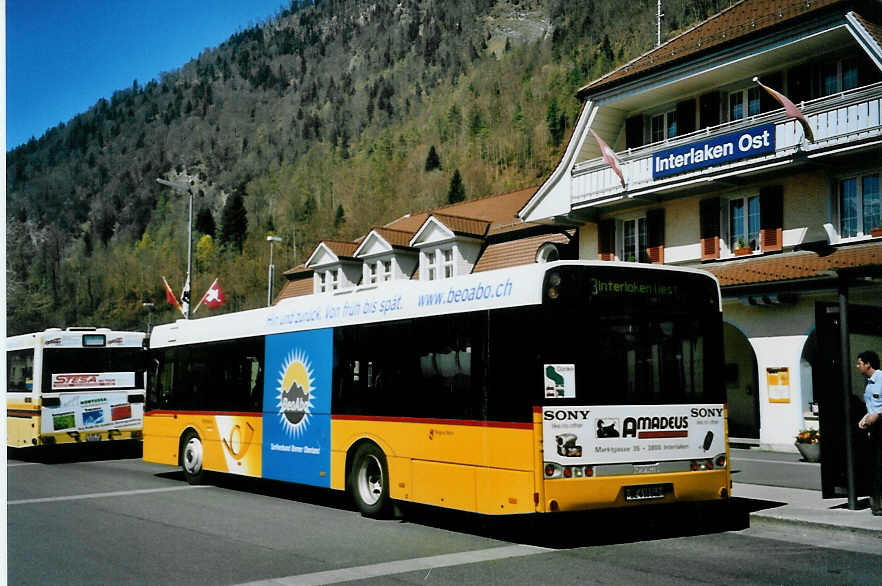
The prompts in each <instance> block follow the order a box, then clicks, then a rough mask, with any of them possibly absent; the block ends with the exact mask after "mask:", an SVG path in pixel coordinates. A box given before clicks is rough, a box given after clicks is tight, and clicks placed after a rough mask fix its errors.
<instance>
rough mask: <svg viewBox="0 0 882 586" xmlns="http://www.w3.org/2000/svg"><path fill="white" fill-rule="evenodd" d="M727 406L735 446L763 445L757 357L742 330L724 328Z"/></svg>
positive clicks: (730, 327) (726, 326)
mask: <svg viewBox="0 0 882 586" xmlns="http://www.w3.org/2000/svg"><path fill="white" fill-rule="evenodd" d="M723 348H724V366H723V380H724V381H725V384H726V403H727V404H728V407H729V438H730V441H731V442H732V443H735V444H737V443H745V444H751V445H759V436H760V434H759V432H760V416H759V393H758V388H759V387H758V381H757V374H756V369H757V365H756V354H754V352H753V346H751V345H750V342H749V341H748V339H747V336H745V335H744V334H743V333H742V332H741V330H739V329H738V328H736V327H735V326H733V325H732V324H729V323H724V324H723Z"/></svg>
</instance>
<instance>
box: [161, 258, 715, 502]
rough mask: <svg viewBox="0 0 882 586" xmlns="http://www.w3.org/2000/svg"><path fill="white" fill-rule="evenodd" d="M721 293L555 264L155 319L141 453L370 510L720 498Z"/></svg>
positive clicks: (196, 471) (676, 277)
mask: <svg viewBox="0 0 882 586" xmlns="http://www.w3.org/2000/svg"><path fill="white" fill-rule="evenodd" d="M720 304H721V301H720V291H719V285H718V283H717V281H716V280H715V278H714V277H713V276H711V275H709V274H708V273H706V272H703V271H699V270H691V269H678V268H671V267H661V266H652V265H638V264H634V263H611V262H592V261H571V262H567V261H561V262H553V263H547V264H536V265H530V266H522V267H515V268H511V269H504V270H498V271H491V272H484V273H478V274H471V275H467V276H462V277H455V278H450V279H445V280H436V281H402V282H392V283H383V284H382V285H371V286H367V287H357V288H355V289H353V290H349V291H340V292H335V293H325V294H316V295H309V296H304V297H298V298H294V299H290V300H283V301H281V302H280V303H278V304H277V305H276V306H274V307H269V308H263V309H255V310H251V311H244V312H240V313H233V314H226V315H221V316H216V317H209V318H204V319H199V320H190V321H186V320H179V321H177V322H176V323H174V324H167V325H161V326H156V327H155V328H154V329H153V332H152V335H151V339H150V351H151V362H152V363H153V364H154V367H152V368H155V369H156V371H155V373H154V372H153V371H152V369H151V372H150V381H151V384H150V388H149V389H148V398H147V405H148V411H147V414H146V416H145V419H144V459H145V460H147V461H150V462H155V463H161V464H168V465H172V466H181V467H182V469H183V472H184V474H185V476H186V478H187V479H188V480H189V481H190V482H193V483H198V482H201V481H202V480H203V476H204V474H205V471H206V470H209V471H219V472H226V473H232V474H243V475H248V476H254V477H262V478H268V479H275V480H282V481H289V482H294V483H301V484H306V485H313V486H320V487H328V488H331V489H336V490H348V491H350V492H351V494H352V497H353V499H354V500H355V502H356V504H357V506H358V507H359V509H360V510H361V511H362V513H364V514H365V515H368V516H380V515H383V514H385V513H387V512H388V511H389V507H390V504H391V503H393V502H395V501H403V502H417V503H424V504H429V505H435V506H440V507H449V508H454V509H460V510H464V511H472V512H476V513H482V514H521V513H540V512H555V511H574V510H586V509H597V508H609V507H628V506H636V505H646V504H649V503H672V502H680V501H689V502H701V501H710V502H725V501H726V500H727V499H728V497H729V493H730V486H731V484H730V482H731V480H730V471H729V467H728V442H727V435H726V434H727V429H726V406H725V403H724V398H723V397H724V389H723V383H722V378H721V376H722V374H721V370H722V369H721V363H722V317H721V306H720ZM154 375H155V376H154Z"/></svg>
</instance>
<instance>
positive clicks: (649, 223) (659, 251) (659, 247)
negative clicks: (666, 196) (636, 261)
mask: <svg viewBox="0 0 882 586" xmlns="http://www.w3.org/2000/svg"><path fill="white" fill-rule="evenodd" d="M646 255H647V256H648V257H649V262H651V263H654V264H664V262H665V210H664V209H657V210H649V211H647V212H646Z"/></svg>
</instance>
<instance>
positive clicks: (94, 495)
mask: <svg viewBox="0 0 882 586" xmlns="http://www.w3.org/2000/svg"><path fill="white" fill-rule="evenodd" d="M191 488H208V486H189V485H188V486H168V487H166V488H142V489H139V490H122V491H119V492H94V493H91V494H73V495H70V496H49V497H44V498H38V499H21V500H17V501H9V502H8V503H6V504H7V505H10V506H11V505H30V504H34V503H55V502H59V501H78V500H81V499H100V498H107V497H114V496H131V495H133V494H151V493H154V492H170V491H173V490H189V489H191Z"/></svg>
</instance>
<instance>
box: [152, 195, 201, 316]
mask: <svg viewBox="0 0 882 586" xmlns="http://www.w3.org/2000/svg"><path fill="white" fill-rule="evenodd" d="M156 182H157V183H160V184H162V185H166V186H168V187H171V188H172V189H177V190H178V191H186V192H187V195H188V196H189V198H190V211H189V214H188V220H187V280H186V281H185V284H184V291H183V292H181V302H182V305H183V313H184V319H190V290H191V289H192V288H193V284H192V283H191V282H190V274H191V272H192V268H193V187H192V186H193V181H192V180H191V181H190V183H189V184H187V183H172V182H171V181H166V180H165V179H160V178H157V179H156Z"/></svg>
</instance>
